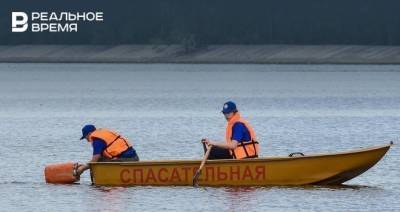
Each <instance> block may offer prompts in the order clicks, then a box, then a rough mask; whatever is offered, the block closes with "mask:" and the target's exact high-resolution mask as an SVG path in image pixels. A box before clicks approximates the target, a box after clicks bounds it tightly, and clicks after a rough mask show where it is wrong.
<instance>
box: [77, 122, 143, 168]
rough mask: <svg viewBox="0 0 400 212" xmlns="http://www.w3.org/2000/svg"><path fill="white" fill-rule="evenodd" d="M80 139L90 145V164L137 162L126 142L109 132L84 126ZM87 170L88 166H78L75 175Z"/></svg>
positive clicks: (114, 133) (91, 126) (119, 136)
mask: <svg viewBox="0 0 400 212" xmlns="http://www.w3.org/2000/svg"><path fill="white" fill-rule="evenodd" d="M82 139H86V140H87V141H88V142H89V143H91V144H92V147H93V156H92V160H91V161H90V162H97V161H116V160H129V161H138V160H139V157H138V155H137V154H136V151H135V149H133V147H132V145H131V144H130V143H129V142H128V140H127V139H125V138H124V137H122V136H121V135H119V134H118V133H116V132H113V131H111V130H108V129H96V127H95V126H94V125H86V126H84V127H83V128H82V137H81V140H82ZM87 169H89V165H88V164H84V165H79V166H78V168H77V171H76V175H77V176H79V175H81V174H82V173H83V172H84V171H85V170H87Z"/></svg>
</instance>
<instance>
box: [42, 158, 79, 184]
mask: <svg viewBox="0 0 400 212" xmlns="http://www.w3.org/2000/svg"><path fill="white" fill-rule="evenodd" d="M77 167H78V163H73V162H67V163H55V164H50V165H47V166H46V167H45V169H44V176H45V179H46V183H59V184H71V183H74V182H76V181H78V180H79V177H75V176H74V172H75V170H76V168H77Z"/></svg>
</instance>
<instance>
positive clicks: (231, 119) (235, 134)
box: [202, 101, 259, 159]
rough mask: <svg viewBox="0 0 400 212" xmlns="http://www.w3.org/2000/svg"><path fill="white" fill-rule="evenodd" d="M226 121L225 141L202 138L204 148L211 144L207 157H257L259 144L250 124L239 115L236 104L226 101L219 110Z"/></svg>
mask: <svg viewBox="0 0 400 212" xmlns="http://www.w3.org/2000/svg"><path fill="white" fill-rule="evenodd" d="M221 112H222V113H223V114H224V116H225V119H226V121H227V122H228V124H227V126H226V133H225V139H226V141H225V142H216V141H210V140H209V139H208V138H203V139H202V142H203V144H204V150H206V147H209V146H210V145H211V146H212V149H211V152H210V155H209V159H245V158H257V157H258V154H259V144H258V141H257V138H256V134H255V132H254V130H253V128H252V127H251V126H250V124H249V123H248V122H247V121H246V120H245V119H243V118H242V117H241V116H240V113H239V111H238V110H237V107H236V104H235V103H234V102H232V101H228V102H226V103H225V104H224V106H223V108H222V111H221Z"/></svg>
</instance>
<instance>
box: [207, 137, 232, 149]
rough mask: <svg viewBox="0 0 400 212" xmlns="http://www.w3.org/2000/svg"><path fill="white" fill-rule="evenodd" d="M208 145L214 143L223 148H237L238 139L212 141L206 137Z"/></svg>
mask: <svg viewBox="0 0 400 212" xmlns="http://www.w3.org/2000/svg"><path fill="white" fill-rule="evenodd" d="M203 142H204V143H205V144H206V145H213V146H216V147H219V148H223V149H230V150H234V149H236V147H237V145H238V143H239V142H238V141H236V140H232V142H229V143H227V142H218V141H210V140H208V139H207V138H205V139H204V141H203Z"/></svg>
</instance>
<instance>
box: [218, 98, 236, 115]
mask: <svg viewBox="0 0 400 212" xmlns="http://www.w3.org/2000/svg"><path fill="white" fill-rule="evenodd" d="M236 110H237V109H236V104H235V103H234V102H232V101H229V102H226V103H225V104H224V106H223V108H222V111H221V112H222V113H223V114H227V113H232V112H234V111H236Z"/></svg>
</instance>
